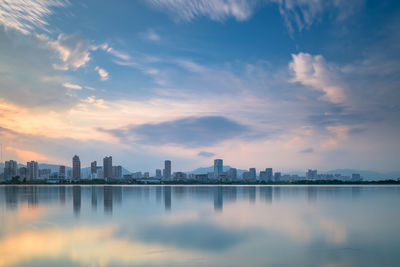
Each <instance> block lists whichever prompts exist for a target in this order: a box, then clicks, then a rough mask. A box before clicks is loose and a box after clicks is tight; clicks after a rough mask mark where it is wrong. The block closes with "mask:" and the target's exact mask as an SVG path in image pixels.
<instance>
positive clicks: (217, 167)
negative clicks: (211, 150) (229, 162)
mask: <svg viewBox="0 0 400 267" xmlns="http://www.w3.org/2000/svg"><path fill="white" fill-rule="evenodd" d="M223 168H224V164H223V161H222V159H215V160H214V179H218V178H219V176H220V175H222V173H223Z"/></svg>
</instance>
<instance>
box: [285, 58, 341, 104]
mask: <svg viewBox="0 0 400 267" xmlns="http://www.w3.org/2000/svg"><path fill="white" fill-rule="evenodd" d="M292 58H293V60H292V62H290V64H289V68H290V70H291V71H292V72H293V73H292V74H293V78H292V80H291V82H299V83H301V84H303V85H305V86H310V87H311V88H312V89H314V90H318V91H321V92H324V93H325V95H324V96H322V97H321V98H322V99H324V100H327V101H330V102H332V103H343V102H345V101H346V95H345V88H344V86H343V85H342V84H341V83H340V81H339V79H338V71H339V69H338V68H336V67H335V66H334V65H332V64H328V63H327V62H326V61H325V59H324V58H323V56H321V55H316V56H313V55H310V54H308V53H299V54H297V55H295V54H292Z"/></svg>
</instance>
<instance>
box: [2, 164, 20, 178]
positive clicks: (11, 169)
mask: <svg viewBox="0 0 400 267" xmlns="http://www.w3.org/2000/svg"><path fill="white" fill-rule="evenodd" d="M17 172H18V164H17V162H16V161H15V160H9V161H6V162H5V165H4V180H5V181H8V180H11V178H13V177H14V176H17Z"/></svg>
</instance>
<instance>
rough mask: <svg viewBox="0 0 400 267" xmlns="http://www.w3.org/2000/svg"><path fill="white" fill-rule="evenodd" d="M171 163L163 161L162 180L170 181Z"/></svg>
mask: <svg viewBox="0 0 400 267" xmlns="http://www.w3.org/2000/svg"><path fill="white" fill-rule="evenodd" d="M171 178H172V177H171V161H170V160H166V161H164V179H165V180H167V181H170V180H171Z"/></svg>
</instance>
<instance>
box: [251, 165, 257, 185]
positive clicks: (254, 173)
mask: <svg viewBox="0 0 400 267" xmlns="http://www.w3.org/2000/svg"><path fill="white" fill-rule="evenodd" d="M249 172H250V180H251V181H253V182H254V181H256V180H257V172H256V168H250V169H249Z"/></svg>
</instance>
